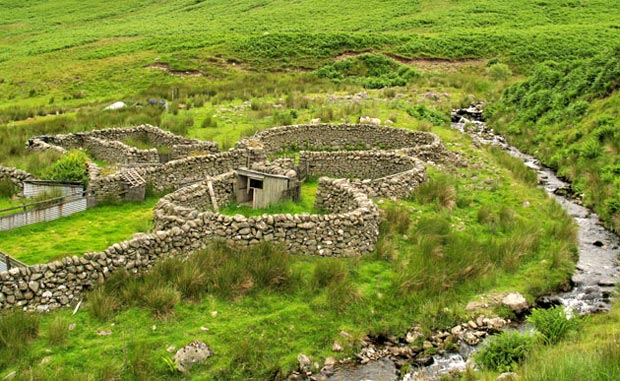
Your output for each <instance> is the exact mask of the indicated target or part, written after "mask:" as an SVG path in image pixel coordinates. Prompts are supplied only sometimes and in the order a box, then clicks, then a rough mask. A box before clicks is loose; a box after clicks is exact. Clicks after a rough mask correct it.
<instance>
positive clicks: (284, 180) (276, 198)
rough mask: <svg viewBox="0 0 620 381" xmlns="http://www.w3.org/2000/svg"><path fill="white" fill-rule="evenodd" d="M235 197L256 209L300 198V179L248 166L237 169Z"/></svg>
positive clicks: (239, 201)
mask: <svg viewBox="0 0 620 381" xmlns="http://www.w3.org/2000/svg"><path fill="white" fill-rule="evenodd" d="M236 173H237V181H236V182H235V187H234V191H235V197H236V200H237V202H238V203H247V204H250V205H251V206H252V208H254V209H259V208H266V207H268V206H269V205H271V204H273V203H276V202H280V201H284V200H289V199H293V200H296V199H298V198H299V190H300V188H299V181H297V180H296V179H294V178H291V177H287V176H283V175H273V174H270V173H264V172H258V171H254V170H251V169H247V168H239V169H237V170H236Z"/></svg>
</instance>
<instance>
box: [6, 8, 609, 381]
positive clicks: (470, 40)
mask: <svg viewBox="0 0 620 381" xmlns="http://www.w3.org/2000/svg"><path fill="white" fill-rule="evenodd" d="M619 46H620V2H617V1H604V0H515V1H510V2H507V1H501V0H414V1H397V0H365V1H361V0H348V1H326V0H313V1H303V0H272V1H266V0H238V1H230V0H170V1H162V0H125V1H108V2H101V1H96V0H80V1H78V0H57V1H50V0H29V1H23V0H0V164H2V165H6V166H15V167H19V168H21V169H24V170H27V171H29V172H31V173H32V174H34V175H35V176H37V177H41V176H47V174H49V173H51V172H52V171H53V169H54V168H55V167H57V166H58V165H59V164H56V163H58V162H59V160H60V155H58V154H54V153H49V152H30V151H28V150H27V149H26V146H25V142H26V141H27V140H28V139H29V138H30V137H32V136H35V135H41V134H58V133H68V132H77V131H83V130H92V129H95V128H106V127H119V126H130V125H138V124H143V123H149V124H153V125H157V126H161V127H162V128H164V129H166V130H169V131H172V132H174V133H177V134H181V135H187V136H191V137H196V138H200V139H207V140H214V141H217V142H218V143H219V144H220V147H221V148H222V149H228V148H230V147H232V146H233V144H234V143H235V142H236V141H237V140H238V139H239V138H241V137H244V136H251V135H253V134H254V133H256V132H257V131H260V130H262V129H265V128H269V127H272V126H278V125H286V124H296V123H299V124H301V123H307V122H309V121H310V120H311V119H314V118H320V119H321V121H322V122H327V123H349V122H352V123H354V122H356V121H357V120H358V118H359V117H360V116H372V117H377V118H380V119H381V120H382V121H384V123H386V124H390V125H393V126H395V127H400V128H409V129H416V130H423V131H431V132H433V133H436V134H437V135H439V136H440V137H441V138H442V140H443V141H444V142H445V143H446V146H447V148H448V149H449V150H451V151H454V152H457V153H458V154H459V156H460V157H461V158H462V159H463V163H465V166H463V167H460V166H455V165H450V164H442V165H440V166H438V167H433V166H430V167H429V178H430V181H429V183H428V184H426V185H424V186H422V187H420V189H418V190H417V191H416V192H415V193H414V194H411V195H410V196H409V197H407V198H406V199H405V200H400V201H389V200H384V201H382V202H381V203H380V208H381V213H382V219H383V223H382V225H381V232H380V234H381V235H380V240H379V243H378V245H377V248H376V250H375V251H374V252H373V253H372V254H370V255H367V256H365V257H363V258H359V259H354V260H339V259H329V258H327V259H326V258H316V257H301V256H297V255H294V254H295V253H285V252H284V251H283V250H282V249H281V248H279V247H272V246H261V247H258V248H255V249H254V250H251V251H243V250H237V249H232V248H228V247H226V246H225V245H223V244H221V243H216V244H214V245H213V246H210V247H209V248H208V249H206V250H204V251H200V252H199V253H197V254H196V255H195V256H194V257H192V258H191V259H190V260H189V261H188V262H182V261H179V260H174V259H172V260H168V261H163V262H162V263H160V264H158V265H157V266H156V267H155V269H154V270H153V271H152V272H151V273H150V274H148V275H145V276H143V277H130V276H129V275H128V274H126V273H124V272H119V273H117V274H115V275H114V276H113V278H112V281H111V282H109V283H108V284H106V285H104V286H99V287H97V288H95V290H94V291H92V292H90V293H88V294H87V295H85V300H84V303H83V305H82V307H81V309H80V310H79V311H78V313H77V314H76V315H72V311H69V310H61V311H55V312H52V313H50V314H42V315H35V314H25V313H22V312H19V311H15V312H11V313H2V314H0V378H1V377H6V376H8V375H10V374H12V373H13V372H15V379H18V380H47V379H61V380H118V379H122V380H152V379H194V380H202V379H216V380H248V379H253V380H263V379H265V380H281V379H284V378H285V377H286V376H287V375H288V374H289V373H290V372H291V371H292V370H294V369H295V368H296V367H297V359H296V358H297V355H298V354H299V353H304V354H307V355H309V356H311V357H312V358H313V361H317V362H320V363H322V361H323V360H324V359H325V358H327V357H331V356H334V357H338V358H344V357H353V356H354V353H355V352H356V351H357V350H358V349H359V347H360V345H361V339H364V338H365V337H366V336H367V335H368V336H370V337H388V336H391V335H394V336H397V337H402V336H403V335H404V334H405V333H406V332H407V329H409V328H410V327H412V326H414V325H419V326H420V327H421V329H422V331H423V332H424V333H429V332H431V331H433V330H437V329H447V328H450V327H452V326H454V325H455V324H457V323H462V322H466V321H468V320H469V319H471V318H472V317H473V316H472V314H471V313H469V312H466V311H465V310H464V307H465V305H466V304H467V302H468V301H474V300H478V298H479V296H480V295H489V294H495V293H501V292H506V291H519V292H522V293H523V294H524V295H526V297H527V298H528V300H529V301H530V302H532V301H534V300H535V299H536V297H537V296H539V295H542V294H547V293H551V292H554V291H557V290H558V289H565V288H566V287H568V286H569V283H570V275H571V273H572V271H573V269H574V261H575V253H576V232H575V226H574V224H573V222H572V220H571V219H570V218H569V217H568V216H567V215H566V214H565V213H564V211H563V210H562V209H561V208H560V207H559V206H558V205H557V204H556V203H554V202H552V201H551V200H549V199H548V197H547V196H546V195H545V193H544V192H543V191H542V190H540V189H536V176H535V174H534V173H533V172H532V171H531V170H529V169H528V168H526V167H525V166H524V165H522V163H520V162H519V161H518V160H516V159H512V158H510V157H509V156H508V155H507V154H505V153H504V152H502V151H501V150H498V149H486V148H484V147H479V146H478V144H475V143H473V142H472V141H471V139H469V138H468V137H466V136H462V135H461V134H459V133H457V132H455V131H453V130H451V129H450V128H449V113H450V111H451V109H452V108H454V107H461V106H467V105H469V104H471V103H472V102H474V101H478V100H485V101H486V103H487V106H486V111H487V116H488V117H489V124H490V126H491V127H493V128H494V129H496V130H498V131H500V132H502V133H504V134H506V135H507V136H508V138H509V139H510V141H511V142H513V143H514V144H516V145H518V146H519V147H521V148H523V149H525V150H527V151H529V152H531V153H533V154H534V155H536V156H537V157H539V158H540V159H541V160H542V161H543V162H545V163H546V164H548V165H550V166H552V167H553V168H556V169H557V170H558V171H559V172H560V174H561V175H563V176H566V177H568V178H570V179H571V180H572V181H573V188H574V189H575V191H576V192H577V193H583V195H584V202H585V203H586V204H588V205H589V206H593V207H594V208H595V210H596V211H597V212H598V213H600V214H601V216H602V217H603V218H604V219H605V222H606V223H607V224H608V225H609V226H612V227H614V228H615V229H616V231H620V214H619V213H620V198H619V197H620V159H619V157H620V132H619V131H620V125H619V124H618V123H619V122H618V121H619V120H620V115H619V112H620V111H619V110H620V94H619V93H618V89H619V88H620V85H619V83H620V66H619V65H620V64H619V62H620V59H619V58H618V57H619V56H620V50H619ZM151 98H154V99H155V100H157V101H158V100H162V99H165V100H167V101H168V104H169V107H168V109H165V108H164V107H163V106H161V105H160V104H159V103H158V102H152V103H156V104H150V103H149V99H151ZM116 101H124V102H125V103H127V105H128V107H126V108H123V109H119V110H114V111H104V110H103V108H104V107H105V106H107V105H109V104H110V103H112V102H116ZM388 120H389V122H388ZM82 155H83V154H82ZM98 164H100V165H101V166H102V167H103V169H104V171H111V170H113V168H114V167H113V166H112V165H109V164H110V163H98ZM9 185H10V184H9ZM5 188H6V187H5ZM0 190H2V189H0ZM9 190H10V192H8V191H7V192H4V193H0V194H2V197H0V205H2V207H9V206H14V205H16V204H18V202H19V201H18V200H17V199H15V197H12V196H13V195H14V191H13V190H11V189H9ZM315 190H316V184H315V183H312V184H310V185H309V186H308V187H306V188H305V189H303V190H302V191H303V192H304V194H303V197H304V198H303V202H302V203H300V204H297V205H294V206H291V205H289V204H287V203H282V204H278V205H275V206H272V208H271V209H268V210H267V211H269V212H272V211H274V212H280V211H289V212H291V211H293V212H294V211H299V212H307V211H311V210H312V209H311V208H312V202H311V201H312V198H313V194H314V192H315ZM155 202H156V198H149V199H148V200H147V201H146V202H145V203H142V204H119V205H107V206H98V207H97V208H94V209H91V210H89V211H87V212H85V213H82V214H79V215H75V216H72V217H69V218H67V219H63V220H59V221H55V222H52V223H49V224H42V225H33V226H31V227H26V228H22V229H19V230H15V231H11V232H4V233H2V234H0V250H3V251H7V252H8V253H9V254H14V255H15V256H16V257H18V258H20V259H23V260H24V261H26V262H27V263H34V262H41V261H46V260H49V259H56V258H59V257H62V256H63V255H66V254H71V255H80V254H81V252H85V251H90V250H101V249H103V248H105V247H106V246H107V245H109V244H111V243H114V242H116V241H118V240H121V239H125V238H127V237H129V236H130V235H131V234H133V233H136V232H139V231H144V230H147V229H149V228H150V226H151V223H150V218H151V215H152V213H151V208H152V206H153V205H154V203H155ZM289 208H290V210H289ZM223 210H224V211H226V212H227V213H231V214H233V213H238V212H239V213H244V214H248V215H251V214H253V213H258V212H257V211H250V210H245V209H243V208H238V207H237V206H236V205H229V206H228V207H227V208H223ZM260 212H263V211H260ZM291 254H293V255H291ZM618 311H619V309H618V306H616V307H615V309H614V310H613V312H612V313H611V314H609V315H607V316H602V317H598V318H595V319H593V320H592V321H589V322H586V323H585V324H584V326H583V327H585V328H584V330H583V333H579V334H574V335H572V336H570V337H568V338H567V339H566V340H565V341H561V342H560V343H559V344H558V345H557V346H545V347H542V346H539V347H537V349H536V350H535V351H534V352H533V353H531V354H530V355H529V356H525V362H524V363H523V364H522V365H521V366H519V367H518V368H517V372H519V374H520V375H521V376H523V377H524V379H527V380H542V379H549V380H553V379H558V378H562V377H566V379H579V377H582V376H583V377H590V376H591V378H590V379H593V380H612V379H614V378H613V377H614V375H616V374H618V369H617V364H616V365H614V367H613V368H611V371H613V372H615V373H612V372H609V373H605V371H606V369H610V361H612V362H613V361H614V360H616V359H617V358H618V352H619V350H618V347H617V338H618V334H617V330H618V327H620V323H618ZM489 313H497V314H501V315H503V316H506V314H509V313H508V312H507V311H506V310H504V309H501V308H499V309H496V310H494V311H490V312H489ZM509 317H511V318H514V316H509ZM73 324H75V325H73ZM69 327H73V328H72V329H71V330H69ZM605 331H607V332H606V333H605ZM343 332H344V333H343ZM194 339H201V340H204V341H205V342H207V343H209V345H211V346H212V348H213V349H214V351H215V355H214V356H213V357H212V358H210V359H209V360H208V361H207V363H206V364H205V365H203V366H198V367H196V368H194V369H192V372H191V373H190V374H189V375H182V374H180V373H178V372H176V371H174V370H172V369H170V367H169V362H170V361H171V356H172V355H171V353H169V352H168V351H167V349H168V348H170V347H171V346H174V347H176V348H179V347H181V346H183V345H185V344H187V343H188V342H190V341H191V340H194ZM614 340H615V341H614ZM335 341H338V342H339V343H340V344H342V346H343V351H342V352H336V351H334V350H332V346H333V344H334V342H335ZM590 342H593V343H594V344H590ZM414 345H418V346H422V342H416V343H414ZM563 351H570V352H571V355H570V356H564V354H563ZM427 354H429V355H430V354H432V351H429V352H428V353H427ZM560 360H561V361H560ZM556 364H557V365H556ZM574 364H577V365H582V366H583V367H585V366H586V365H589V366H590V367H589V368H586V369H590V370H591V372H590V373H587V374H586V373H583V372H582V371H581V370H580V371H575V370H574ZM539 370H541V371H539ZM558 375H562V376H561V377H559V376H558ZM569 375H575V376H574V377H573V378H570V377H569ZM496 376H497V374H495V373H492V372H487V373H474V374H473V375H470V374H466V375H464V376H463V377H464V378H465V379H476V378H480V377H481V378H483V379H485V380H486V379H488V380H492V379H495V377H496Z"/></svg>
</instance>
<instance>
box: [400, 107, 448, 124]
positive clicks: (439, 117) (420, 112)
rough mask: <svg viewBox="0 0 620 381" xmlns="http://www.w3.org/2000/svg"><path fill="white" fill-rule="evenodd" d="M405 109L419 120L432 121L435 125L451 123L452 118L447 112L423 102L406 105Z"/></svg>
mask: <svg viewBox="0 0 620 381" xmlns="http://www.w3.org/2000/svg"><path fill="white" fill-rule="evenodd" d="M405 111H406V112H407V114H409V115H410V116H412V117H414V118H416V119H418V120H421V121H428V122H430V123H432V124H433V126H446V125H448V123H450V118H449V117H448V114H447V113H443V112H441V111H438V110H435V109H431V108H428V107H426V106H425V105H423V104H418V105H415V106H407V107H405Z"/></svg>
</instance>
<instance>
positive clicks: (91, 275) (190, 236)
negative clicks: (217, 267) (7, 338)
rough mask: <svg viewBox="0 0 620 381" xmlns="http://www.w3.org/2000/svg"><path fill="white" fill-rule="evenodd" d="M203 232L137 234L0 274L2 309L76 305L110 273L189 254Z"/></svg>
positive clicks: (135, 269) (133, 270) (138, 269)
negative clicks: (80, 253) (100, 248)
mask: <svg viewBox="0 0 620 381" xmlns="http://www.w3.org/2000/svg"><path fill="white" fill-rule="evenodd" d="M198 238H200V233H199V232H197V231H195V230H192V229H191V228H190V227H189V226H183V227H182V228H173V229H170V230H167V231H156V232H155V233H153V234H138V235H136V236H135V238H133V239H131V240H128V241H124V242H121V243H116V244H114V245H112V246H110V247H109V248H107V249H106V250H105V251H103V252H95V253H86V254H84V255H83V256H82V257H81V258H78V257H77V256H73V257H65V258H63V259H62V260H58V261H54V262H50V263H47V264H42V265H34V266H29V267H25V268H12V269H10V270H9V271H2V272H0V309H3V308H12V307H16V306H17V307H23V308H26V309H36V310H38V311H42V312H43V311H48V310H50V309H54V308H58V307H61V306H67V305H70V304H75V303H76V302H77V300H79V298H80V297H81V295H82V293H83V292H84V291H85V290H87V289H88V288H90V287H91V286H93V285H94V284H97V283H100V282H103V281H104V280H105V279H106V278H107V277H109V276H110V274H111V273H113V272H114V271H117V270H119V269H122V268H124V269H126V270H127V271H129V272H130V273H134V274H137V273H141V272H143V271H145V270H147V269H149V268H150V267H152V266H153V265H154V264H155V263H156V262H157V261H158V260H159V259H160V258H161V257H163V256H169V255H181V254H188V253H190V252H191V251H194V250H196V249H199V248H200V247H201V245H203V243H202V241H200V240H199V239H198Z"/></svg>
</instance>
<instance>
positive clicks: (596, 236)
mask: <svg viewBox="0 0 620 381" xmlns="http://www.w3.org/2000/svg"><path fill="white" fill-rule="evenodd" d="M482 106H483V105H481V104H479V105H473V106H470V107H468V108H466V109H458V110H454V111H453V112H452V128H454V129H457V130H459V131H461V132H463V133H465V134H469V135H470V136H471V137H472V139H473V141H474V144H489V145H495V146H499V147H501V148H502V149H503V150H505V151H506V152H508V153H509V154H510V155H512V156H514V157H517V158H519V159H521V160H523V162H524V163H525V165H526V166H528V167H530V168H532V169H533V170H535V171H536V172H537V174H538V183H539V186H540V187H542V188H544V189H545V190H546V191H547V193H548V194H549V195H550V196H551V197H554V198H555V199H556V201H557V202H558V203H559V204H560V205H561V206H562V207H563V208H564V209H565V210H566V211H567V212H568V214H569V215H571V216H572V217H573V218H574V219H575V222H576V223H577V225H578V228H579V231H578V239H579V260H578V262H577V265H576V271H575V273H574V274H573V276H572V284H573V287H572V289H571V290H568V291H566V292H563V293H560V294H556V295H550V296H545V297H542V298H539V300H537V307H541V308H548V307H552V306H555V305H563V306H565V308H566V309H567V313H569V314H580V315H583V314H588V313H596V312H605V311H608V310H609V309H610V307H611V303H612V299H613V296H614V287H615V285H616V284H617V283H618V281H619V280H620V259H619V258H620V238H619V237H618V236H616V235H615V234H613V233H612V232H610V231H608V230H607V229H605V228H604V227H603V226H602V224H601V222H600V221H599V218H598V216H597V215H596V214H595V213H594V212H592V211H591V210H589V209H587V208H585V207H584V206H582V205H581V202H580V198H579V196H578V195H575V194H574V193H573V192H572V189H571V186H570V184H569V183H568V182H566V181H564V180H562V179H560V178H558V176H556V174H555V173H554V172H553V171H552V170H551V169H549V168H546V167H544V166H543V165H541V163H540V162H539V161H538V160H537V159H536V158H534V157H533V156H530V155H527V154H524V153H522V152H520V151H519V150H518V149H516V148H515V147H512V146H510V145H509V144H508V143H507V142H506V140H505V139H504V138H503V137H502V136H500V135H497V134H495V133H494V131H493V130H492V129H491V128H489V127H488V126H487V125H486V124H485V122H484V119H483V107H482ZM501 298H503V299H501ZM511 298H512V300H510V299H511ZM520 298H522V297H521V296H520V295H519V294H516V295H515V294H508V295H502V296H500V300H495V301H491V302H492V303H493V302H495V303H504V304H506V301H507V300H508V303H513V305H512V306H511V307H512V308H513V310H515V308H517V310H515V312H518V308H520V307H519V305H520V303H523V302H525V300H521V299H520ZM515 306H516V307H515ZM524 308H525V310H527V303H525V306H524ZM522 312H525V311H522ZM520 324H521V325H520ZM522 324H523V323H516V322H510V321H509V320H504V319H501V318H497V317H485V316H478V318H477V319H474V320H471V321H469V322H466V323H463V324H460V325H457V326H455V327H453V328H452V329H451V330H449V331H446V332H437V333H435V334H434V335H433V336H432V337H429V338H424V339H425V340H424V341H423V344H422V345H421V347H419V348H418V347H416V346H412V343H414V342H420V338H421V337H423V336H421V335H422V333H420V332H419V331H418V330H417V329H416V328H415V327H414V328H412V329H411V330H410V331H409V332H408V333H407V335H406V337H404V338H396V337H386V338H369V342H368V343H362V350H361V351H360V352H359V353H358V354H357V355H356V359H350V360H344V361H339V362H337V361H335V360H334V359H331V358H330V359H327V361H326V362H325V364H324V366H323V367H322V369H321V370H320V371H317V365H318V364H312V362H311V361H310V359H308V358H307V357H305V356H303V355H300V357H299V365H300V371H299V372H297V373H295V374H293V375H291V377H289V379H291V380H302V379H305V380H307V379H310V380H325V381H396V380H403V381H421V380H436V379H438V378H440V377H441V376H443V375H445V374H448V373H451V372H458V371H461V370H463V369H465V367H466V366H467V364H468V359H469V358H470V355H471V354H472V353H473V352H475V351H476V347H477V346H478V345H480V344H481V343H483V342H484V340H485V338H486V337H488V336H490V335H491V334H494V333H498V332H500V331H501V330H503V329H515V328H516V329H524V327H523V326H522ZM448 341H449V343H450V344H451V345H450V346H451V347H453V348H455V349H458V351H455V352H446V351H444V350H443V349H440V350H438V351H437V352H436V353H437V354H435V355H433V356H429V355H425V354H424V353H425V351H424V350H425V349H429V348H441V347H445V344H446V343H448ZM405 365H406V366H405ZM409 366H410V368H409ZM313 369H314V373H313ZM399 369H400V370H399ZM406 369H410V370H408V371H404V370H406Z"/></svg>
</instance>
